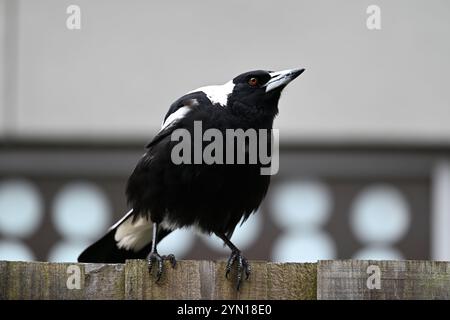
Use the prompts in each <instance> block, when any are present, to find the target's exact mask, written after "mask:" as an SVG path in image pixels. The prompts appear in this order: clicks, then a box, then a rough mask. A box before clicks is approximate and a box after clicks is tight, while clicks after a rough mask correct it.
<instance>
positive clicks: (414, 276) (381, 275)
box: [317, 260, 450, 300]
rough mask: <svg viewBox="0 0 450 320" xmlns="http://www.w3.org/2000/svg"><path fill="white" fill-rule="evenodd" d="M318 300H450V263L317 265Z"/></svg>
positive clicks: (353, 262)
mask: <svg viewBox="0 0 450 320" xmlns="http://www.w3.org/2000/svg"><path fill="white" fill-rule="evenodd" d="M317 271H318V279H317V298H318V299H325V300H329V299H371V300H379V299H450V263H449V262H438V261H367V260H364V261H362V260H336V261H320V262H319V264H318V270H317Z"/></svg>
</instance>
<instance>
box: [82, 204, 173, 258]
mask: <svg viewBox="0 0 450 320" xmlns="http://www.w3.org/2000/svg"><path fill="white" fill-rule="evenodd" d="M169 233H170V231H167V230H164V229H160V230H158V236H157V242H159V241H160V240H161V239H162V238H164V237H165V236H166V235H168V234H169ZM151 238H152V222H151V221H150V219H146V218H142V217H141V218H138V219H133V209H131V210H130V211H129V212H128V213H127V214H126V215H125V216H124V217H123V218H122V219H120V220H119V221H118V222H117V223H116V224H114V225H113V226H112V227H111V228H110V229H109V231H108V233H106V234H105V235H104V236H103V237H102V238H100V239H99V240H97V241H96V242H94V243H93V244H91V245H90V246H89V247H88V248H86V249H85V250H84V251H83V252H82V253H81V254H80V256H79V257H78V262H91V263H124V262H125V260H127V259H144V258H145V257H147V255H148V253H149V252H150V249H151V246H152V241H151Z"/></svg>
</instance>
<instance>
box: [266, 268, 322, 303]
mask: <svg viewBox="0 0 450 320" xmlns="http://www.w3.org/2000/svg"><path fill="white" fill-rule="evenodd" d="M267 274H268V296H267V298H268V299H280V300H281V299H282V300H315V299H317V263H273V262H270V263H268V264H267Z"/></svg>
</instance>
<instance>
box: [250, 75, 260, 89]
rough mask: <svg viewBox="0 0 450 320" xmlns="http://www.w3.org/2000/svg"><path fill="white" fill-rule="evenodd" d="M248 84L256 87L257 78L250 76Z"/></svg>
mask: <svg viewBox="0 0 450 320" xmlns="http://www.w3.org/2000/svg"><path fill="white" fill-rule="evenodd" d="M248 84H249V85H251V86H252V87H256V86H257V85H258V78H254V77H253V78H250V79H248Z"/></svg>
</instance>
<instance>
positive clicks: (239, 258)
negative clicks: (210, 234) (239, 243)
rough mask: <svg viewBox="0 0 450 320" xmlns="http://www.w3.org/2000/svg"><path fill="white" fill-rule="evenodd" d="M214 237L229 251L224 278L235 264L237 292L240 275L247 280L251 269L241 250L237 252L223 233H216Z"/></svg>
mask: <svg viewBox="0 0 450 320" xmlns="http://www.w3.org/2000/svg"><path fill="white" fill-rule="evenodd" d="M216 235H217V236H218V237H219V238H220V239H222V240H223V242H225V244H226V245H227V246H228V247H229V248H230V249H231V255H230V258H228V262H227V266H226V273H225V277H227V278H228V274H229V273H230V271H231V268H232V267H233V264H234V263H235V262H236V264H237V285H236V289H237V290H239V288H240V286H241V282H242V274H243V273H245V279H246V280H247V279H248V277H249V276H250V272H251V271H252V270H251V267H250V264H249V263H248V261H247V259H246V258H245V257H244V256H243V255H242V253H241V250H239V249H238V248H237V247H236V246H235V245H234V244H233V243H232V242H231V241H230V239H228V237H227V236H226V235H225V234H224V233H216Z"/></svg>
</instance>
